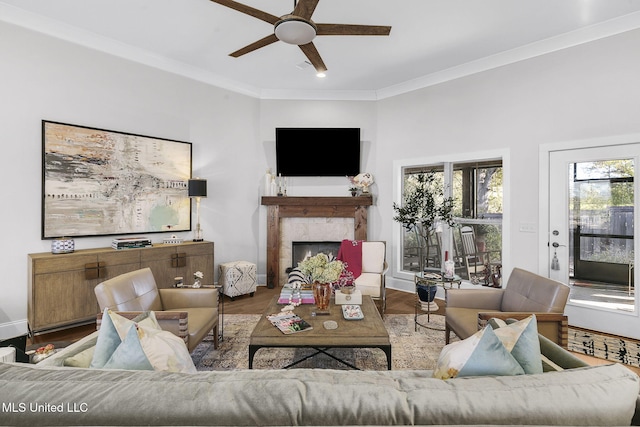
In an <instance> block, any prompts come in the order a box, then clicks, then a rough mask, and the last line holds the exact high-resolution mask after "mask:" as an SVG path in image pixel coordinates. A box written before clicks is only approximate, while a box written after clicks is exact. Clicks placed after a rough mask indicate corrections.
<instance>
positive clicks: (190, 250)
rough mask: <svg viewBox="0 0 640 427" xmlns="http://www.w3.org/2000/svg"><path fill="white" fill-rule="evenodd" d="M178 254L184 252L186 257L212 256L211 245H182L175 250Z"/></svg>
mask: <svg viewBox="0 0 640 427" xmlns="http://www.w3.org/2000/svg"><path fill="white" fill-rule="evenodd" d="M177 251H178V252H184V253H186V254H187V256H194V255H211V254H213V243H200V244H189V243H187V244H184V245H183V246H179V247H178V248H177Z"/></svg>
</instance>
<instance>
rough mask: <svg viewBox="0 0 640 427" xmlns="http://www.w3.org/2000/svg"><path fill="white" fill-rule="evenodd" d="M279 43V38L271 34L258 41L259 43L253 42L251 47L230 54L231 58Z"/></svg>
mask: <svg viewBox="0 0 640 427" xmlns="http://www.w3.org/2000/svg"><path fill="white" fill-rule="evenodd" d="M277 41H278V38H277V37H276V35H275V34H269V35H268V36H267V37H264V38H262V39H260V40H258V41H257V42H253V43H251V44H250V45H247V46H245V47H243V48H242V49H238V50H236V51H235V52H233V53H230V54H229V56H233V57H234V58H237V57H239V56H242V55H244V54H246V53H249V52H253V51H254V50H257V49H260V48H261V47H265V46H267V45H270V44H271V43H275V42H277Z"/></svg>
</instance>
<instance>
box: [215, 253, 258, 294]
mask: <svg viewBox="0 0 640 427" xmlns="http://www.w3.org/2000/svg"><path fill="white" fill-rule="evenodd" d="M220 284H221V285H222V292H223V293H224V294H225V295H226V296H228V297H230V298H231V299H232V300H233V299H234V298H235V297H237V296H238V295H246V294H249V295H251V296H253V293H254V292H255V291H256V285H257V283H256V265H255V264H253V263H250V262H248V261H233V262H226V263H224V264H220Z"/></svg>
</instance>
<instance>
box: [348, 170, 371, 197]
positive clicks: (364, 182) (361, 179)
mask: <svg viewBox="0 0 640 427" xmlns="http://www.w3.org/2000/svg"><path fill="white" fill-rule="evenodd" d="M351 182H352V183H353V184H355V186H356V187H358V188H360V189H361V190H362V192H363V193H368V192H369V187H370V186H371V184H373V175H371V174H370V173H369V172H364V173H359V174H358V175H356V176H354V177H353V179H352V180H351Z"/></svg>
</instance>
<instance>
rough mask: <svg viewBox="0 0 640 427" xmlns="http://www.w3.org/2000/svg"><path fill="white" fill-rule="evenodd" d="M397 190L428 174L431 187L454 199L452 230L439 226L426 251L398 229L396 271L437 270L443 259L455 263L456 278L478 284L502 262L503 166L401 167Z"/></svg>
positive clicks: (466, 163)
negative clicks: (432, 179)
mask: <svg viewBox="0 0 640 427" xmlns="http://www.w3.org/2000/svg"><path fill="white" fill-rule="evenodd" d="M401 171H402V172H401V174H402V191H403V193H404V189H405V188H408V186H410V185H412V182H413V181H414V180H415V176H416V175H418V174H420V173H425V172H433V173H434V174H435V175H436V180H435V185H438V186H440V188H441V189H442V191H443V193H444V195H445V196H446V197H452V198H453V200H454V216H455V226H454V227H448V226H446V225H439V226H438V227H437V229H436V232H435V233H432V236H431V238H430V239H429V242H428V243H427V245H426V247H423V248H420V244H419V241H418V239H417V237H416V235H415V233H413V232H408V231H406V230H404V229H402V239H401V246H402V249H401V251H402V252H401V253H402V255H401V259H402V267H401V270H402V271H405V272H414V271H418V270H419V265H420V257H422V260H423V267H424V268H425V270H427V271H429V270H431V271H440V269H441V266H442V262H443V261H444V259H443V257H444V256H449V257H450V258H451V259H452V260H453V261H454V262H455V268H456V274H458V275H459V276H460V277H462V278H464V279H467V280H471V281H473V282H480V281H482V280H484V277H485V276H486V274H487V272H495V271H496V267H497V266H498V265H501V263H502V214H503V167H502V159H497V160H482V161H464V162H443V163H440V164H432V165H420V166H407V167H403V168H401Z"/></svg>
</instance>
